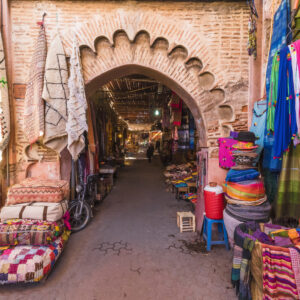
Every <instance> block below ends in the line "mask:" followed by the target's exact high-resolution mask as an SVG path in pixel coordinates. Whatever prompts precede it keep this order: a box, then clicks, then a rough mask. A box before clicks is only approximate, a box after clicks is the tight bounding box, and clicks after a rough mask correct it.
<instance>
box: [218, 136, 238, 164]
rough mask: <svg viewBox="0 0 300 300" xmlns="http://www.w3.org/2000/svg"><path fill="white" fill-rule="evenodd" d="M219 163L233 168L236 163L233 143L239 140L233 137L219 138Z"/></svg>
mask: <svg viewBox="0 0 300 300" xmlns="http://www.w3.org/2000/svg"><path fill="white" fill-rule="evenodd" d="M218 143H219V165H220V167H221V168H227V169H229V168H231V167H232V166H234V165H235V163H234V161H233V145H235V144H237V143H238V141H236V140H234V139H232V138H219V139H218Z"/></svg>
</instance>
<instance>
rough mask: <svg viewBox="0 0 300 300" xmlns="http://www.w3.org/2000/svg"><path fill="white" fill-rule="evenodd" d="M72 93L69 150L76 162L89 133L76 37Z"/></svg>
mask: <svg viewBox="0 0 300 300" xmlns="http://www.w3.org/2000/svg"><path fill="white" fill-rule="evenodd" d="M68 87H69V91H70V96H69V101H67V107H68V121H67V124H66V130H67V132H68V149H69V151H70V153H71V155H72V158H73V159H74V160H77V159H78V156H79V154H80V152H81V151H82V150H83V149H84V147H85V141H84V136H83V133H84V131H88V125H87V119H86V110H87V102H86V96H85V89H84V80H83V75H82V70H81V59H80V51H79V45H78V41H77V39H76V37H75V36H74V41H73V49H72V55H71V60H70V78H69V81H68Z"/></svg>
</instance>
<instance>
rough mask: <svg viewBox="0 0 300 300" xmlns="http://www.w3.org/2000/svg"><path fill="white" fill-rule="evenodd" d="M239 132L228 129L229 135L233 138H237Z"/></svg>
mask: <svg viewBox="0 0 300 300" xmlns="http://www.w3.org/2000/svg"><path fill="white" fill-rule="evenodd" d="M238 135H239V133H238V132H236V131H230V137H232V138H233V139H237V137H238Z"/></svg>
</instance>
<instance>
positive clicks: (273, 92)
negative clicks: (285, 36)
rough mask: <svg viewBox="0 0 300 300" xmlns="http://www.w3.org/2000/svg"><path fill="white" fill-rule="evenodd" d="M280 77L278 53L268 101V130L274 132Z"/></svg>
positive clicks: (273, 64)
mask: <svg viewBox="0 0 300 300" xmlns="http://www.w3.org/2000/svg"><path fill="white" fill-rule="evenodd" d="M278 76H279V53H276V54H275V55H274V57H273V62H272V71H271V82H270V92H269V101H268V115H267V130H268V131H272V132H274V120H275V107H276V102H277V92H278Z"/></svg>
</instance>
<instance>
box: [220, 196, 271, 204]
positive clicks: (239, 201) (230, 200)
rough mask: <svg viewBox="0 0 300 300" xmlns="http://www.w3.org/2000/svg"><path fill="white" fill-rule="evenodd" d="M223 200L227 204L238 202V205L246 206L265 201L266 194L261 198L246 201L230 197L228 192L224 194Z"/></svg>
mask: <svg viewBox="0 0 300 300" xmlns="http://www.w3.org/2000/svg"><path fill="white" fill-rule="evenodd" d="M224 196H225V200H226V202H227V203H229V204H240V205H248V206H256V205H261V204H262V203H264V202H266V201H267V196H264V197H262V198H261V199H258V200H255V201H246V200H240V199H235V198H232V197H230V196H229V195H228V194H226V193H225V194H224Z"/></svg>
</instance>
